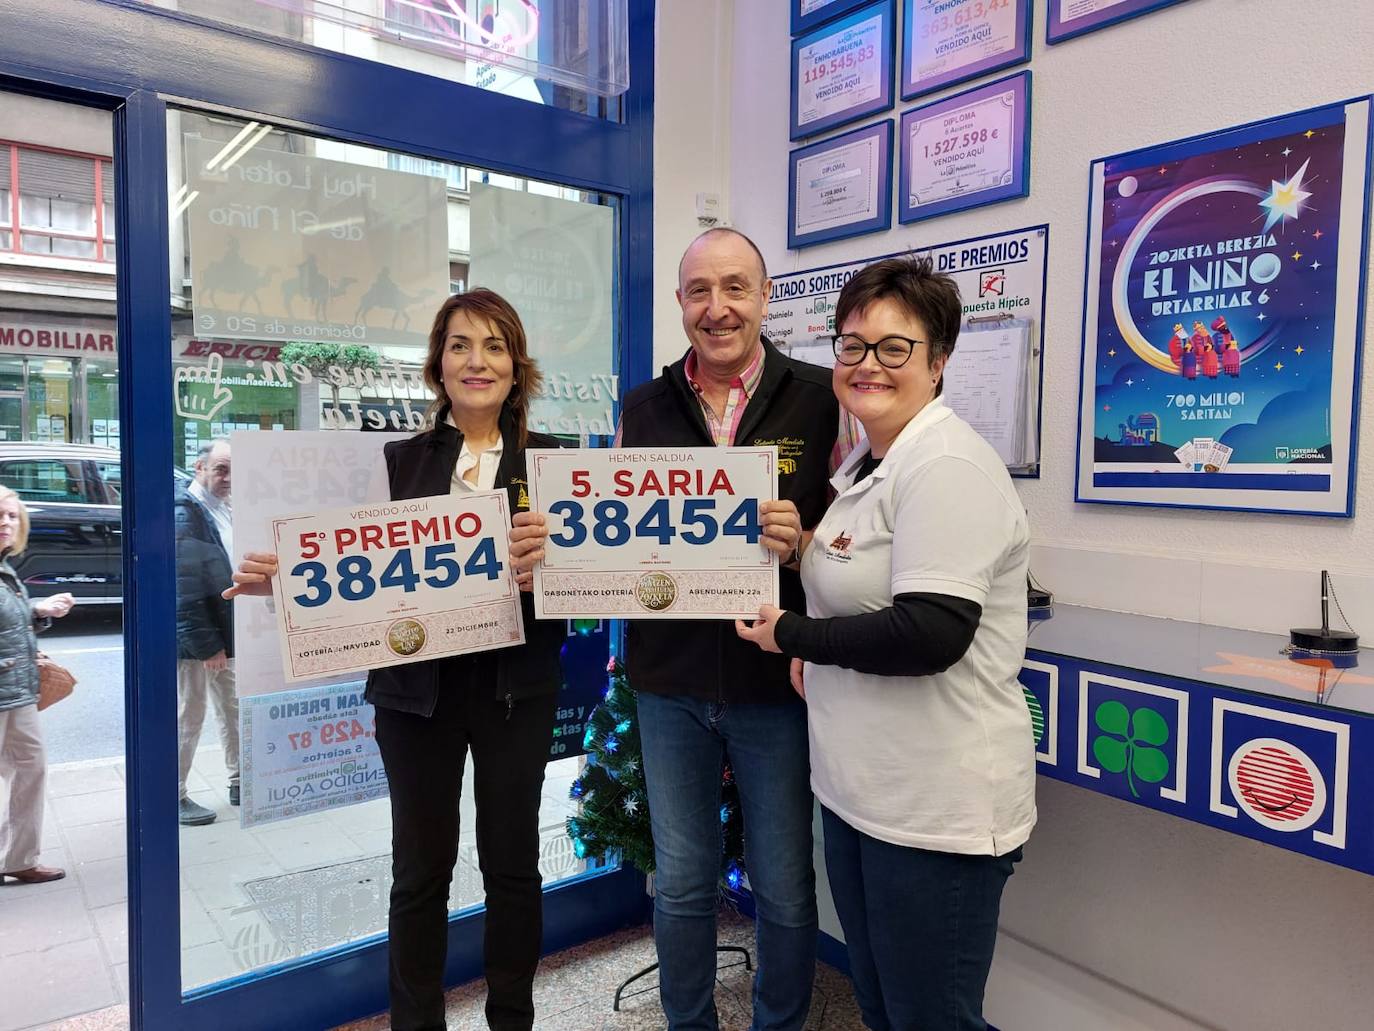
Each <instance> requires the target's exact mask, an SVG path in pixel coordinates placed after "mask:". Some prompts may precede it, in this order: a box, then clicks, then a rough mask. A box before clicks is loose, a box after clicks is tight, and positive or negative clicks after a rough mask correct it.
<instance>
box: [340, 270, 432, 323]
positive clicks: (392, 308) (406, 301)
mask: <svg viewBox="0 0 1374 1031" xmlns="http://www.w3.org/2000/svg"><path fill="white" fill-rule="evenodd" d="M433 296H434V291H433V290H431V289H430V288H428V287H426V288H425V289H423V290H418V291H416V292H415V293H413V294H408V293H406V292H405V291H404V290H402V289H401V288H400V287H399V286H397V285H396V281H395V280H394V279H392V278H391V269H390V267H389V266H383V267H382V270H381V271H380V272H378V273H377V278H376V279H374V280H373V281H372V285H371V286H370V287H368V288H367V292H366V293H365V294H363V299H362V300H361V301H359V302H358V311H357V313H356V314H355V315H354V316H353V321H354V322H355V323H362V322H363V320H364V319H366V318H367V315H368V313H369V312H371V311H373V310H374V309H380V310H382V311H389V312H391V328H392V329H400V330H407V329H409V328H410V313H409V312H408V311H406V309H407V308H409V307H410V306H411V305H414V304H419V303H420V302H422V301H426V300H428V299H429V298H430V297H433Z"/></svg>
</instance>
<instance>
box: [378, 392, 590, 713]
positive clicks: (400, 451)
mask: <svg viewBox="0 0 1374 1031" xmlns="http://www.w3.org/2000/svg"><path fill="white" fill-rule="evenodd" d="M447 414H448V413H447V410H444V411H441V412H440V413H439V415H438V418H437V420H436V425H435V428H434V429H432V430H427V431H425V432H423V433H417V434H416V435H415V436H413V437H410V438H408V439H406V440H398V441H393V442H392V443H390V444H387V445H386V447H385V449H384V450H385V452H386V472H387V479H388V480H389V481H390V484H391V500H392V501H401V500H404V499H406V498H427V497H434V496H436V495H447V494H448V493H449V491H450V489H451V487H452V484H453V470H454V467H455V466H456V465H457V464H458V455H459V453H460V452H461V451H462V449H463V435H462V434H461V433H459V432H458V431H457V430H456V429H454V428H453V427H452V426H450V425H448V424H447V423H446V422H445V421H444V419H445V416H446V415H447ZM528 438H529V443H528V446H529V447H560V446H561V445H560V444H559V442H558V440H557V438H555V437H550V436H547V435H545V434H542V433H533V432H532V433H530V434H528ZM501 444H502V451H501V462H500V465H498V466H497V470H496V486H497V487H505V488H506V491H507V492H508V494H509V495H510V509H511V512H512V513H514V512H518V511H528V510H529V507H530V499H529V480H528V479H527V477H526V473H525V452H524V450H522V449H521V448H520V447H519V446H518V445H517V442H516V439H515V428H514V426H513V424H512V420H511V419H509V418H508V417H507V416H506V414H505V413H504V412H503V413H502V418H501ZM520 613H521V616H522V617H523V619H524V622H525V643H524V644H522V645H517V646H515V647H513V648H497V649H495V650H493V651H487V652H477V653H476V654H473V655H458V656H454V657H452V658H445V659H430V660H427V661H424V662H411V663H407V664H406V665H403V666H387V667H386V668H384V669H374V670H372V671H371V672H369V673H368V675H367V695H366V697H367V700H368V701H369V702H371V703H372V704H373V705H380V706H382V707H383V708H386V709H399V710H400V711H402V712H413V713H418V714H420V715H422V716H430V715H433V713H434V706H435V704H436V702H437V700H438V696H439V691H440V690H445V691H467V690H476V691H485V692H488V693H489V695H490V696H491V697H492V698H504V699H507V700H515V699H520V698H530V697H532V696H534V695H541V694H552V693H553V692H555V691H557V690H558V688H559V685H560V684H561V683H562V672H561V670H560V668H559V664H558V653H559V649H560V648H562V646H563V638H564V635H565V632H566V626H567V624H566V622H565V621H564V620H561V619H557V620H536V619H535V618H534V601H533V599H532V596H531V595H530V593H529V592H528V591H522V592H521V594H520Z"/></svg>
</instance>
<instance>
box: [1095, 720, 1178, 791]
mask: <svg viewBox="0 0 1374 1031" xmlns="http://www.w3.org/2000/svg"><path fill="white" fill-rule="evenodd" d="M1094 719H1095V720H1096V722H1097V726H1098V729H1100V730H1102V731H1105V733H1103V734H1099V735H1098V736H1097V737H1096V738H1094V739H1093V755H1094V756H1095V757H1096V758H1097V762H1098V765H1099V766H1101V767H1102V768H1103V769H1104V770H1106V771H1107V772H1108V773H1124V774H1126V783H1127V784H1128V785H1129V786H1130V789H1131V795H1132V796H1133V797H1135V798H1139V797H1140V792H1139V791H1137V790H1136V789H1135V778H1136V777H1139V778H1140V779H1141V780H1143V781H1145V782H1146V783H1148V784H1158V783H1159V782H1160V781H1162V780H1163V779H1164V778H1165V777H1167V776H1168V775H1169V757H1168V756H1167V755H1165V754H1164V753H1163V752H1162V751H1161V750H1160V749H1159V748H1158V747H1155V746H1157V745H1162V744H1164V743H1165V742H1166V741H1168V740H1169V725H1168V724H1167V723H1165V722H1164V717H1163V716H1161V715H1160V714H1159V713H1157V712H1155V710H1153V709H1151V708H1149V707H1148V706H1141V707H1140V708H1139V709H1136V710H1135V711H1134V712H1132V711H1131V710H1129V709H1127V708H1126V706H1124V705H1122V704H1121V703H1120V702H1117V701H1108V702H1103V703H1102V704H1101V705H1099V706H1098V707H1097V713H1096V715H1095V716H1094Z"/></svg>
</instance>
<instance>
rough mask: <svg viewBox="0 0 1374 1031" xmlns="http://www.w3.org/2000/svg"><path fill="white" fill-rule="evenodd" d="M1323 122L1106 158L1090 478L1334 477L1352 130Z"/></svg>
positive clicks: (1293, 122)
mask: <svg viewBox="0 0 1374 1031" xmlns="http://www.w3.org/2000/svg"><path fill="white" fill-rule="evenodd" d="M1320 114H1322V112H1317V113H1314V117H1313V118H1310V119H1295V118H1288V119H1283V120H1281V121H1278V122H1274V123H1271V132H1272V134H1269V135H1264V134H1263V133H1262V128H1261V132H1255V133H1251V134H1250V138H1249V139H1248V140H1245V141H1241V142H1239V143H1232V142H1229V141H1223V140H1220V139H1217V138H1213V139H1211V140H1204V141H1198V142H1197V143H1195V144H1193V145H1191V146H1189V145H1187V144H1184V145H1178V144H1174V145H1169V146H1165V147H1160V148H1156V149H1155V150H1154V151H1153V152H1146V153H1141V152H1136V153H1135V154H1133V155H1126V156H1124V157H1121V158H1117V159H1109V160H1108V161H1107V162H1106V164H1105V168H1104V182H1103V186H1102V197H1103V201H1102V216H1101V217H1102V224H1101V255H1102V257H1101V264H1100V268H1099V269H1098V270H1097V277H1098V283H1097V287H1098V291H1099V293H1098V296H1099V298H1100V303H1099V304H1098V306H1097V313H1098V315H1097V325H1096V327H1095V328H1096V351H1095V359H1096V361H1095V364H1096V369H1095V376H1094V380H1095V384H1094V390H1095V401H1096V404H1095V405H1094V411H1095V418H1094V430H1093V434H1094V438H1095V439H1094V447H1093V452H1094V471H1095V474H1097V475H1096V476H1095V479H1096V482H1099V483H1102V482H1104V479H1110V478H1111V476H1112V474H1125V475H1127V476H1130V475H1138V474H1139V473H1147V472H1150V473H1153V472H1160V471H1165V470H1167V471H1169V472H1172V473H1175V474H1178V473H1185V474H1191V475H1189V476H1186V477H1182V478H1180V480H1181V482H1179V485H1180V486H1181V485H1183V482H1186V481H1187V480H1191V479H1192V478H1193V477H1194V476H1202V475H1211V474H1215V473H1230V474H1234V473H1237V472H1245V473H1250V474H1259V475H1262V476H1263V475H1272V476H1275V477H1283V476H1288V475H1291V474H1293V473H1299V474H1301V473H1321V474H1326V475H1329V474H1330V472H1331V431H1330V425H1331V381H1332V369H1333V353H1334V348H1335V331H1334V324H1335V308H1336V303H1337V296H1336V272H1337V260H1336V257H1337V244H1338V236H1339V230H1340V211H1341V189H1342V181H1341V179H1342V163H1343V160H1344V158H1343V154H1344V146H1345V142H1346V141H1345V134H1346V126H1345V124H1344V122H1343V121H1342V120H1341V119H1340V116H1339V112H1338V113H1337V116H1336V118H1335V120H1334V121H1332V120H1328V121H1327V124H1321V122H1322V119H1321V118H1320V117H1315V115H1320ZM1256 136H1261V138H1254V137H1256ZM1358 185H1359V184H1358V183H1357V184H1354V186H1355V188H1358ZM1142 419H1143V420H1145V421H1147V422H1148V423H1149V424H1150V430H1151V432H1150V433H1149V434H1148V436H1146V435H1144V434H1142V433H1141V432H1140V431H1139V430H1138V429H1136V427H1137V424H1138V423H1139V422H1140V421H1141V420H1142ZM1197 441H1206V442H1207V446H1208V447H1209V448H1211V449H1212V451H1211V453H1210V454H1207V455H1202V454H1199V453H1197V450H1198V449H1195V448H1192V447H1191V446H1190V445H1192V444H1193V443H1194V442H1197ZM1218 445H1221V446H1222V447H1221V448H1220V450H1218V447H1217V446H1218ZM1200 446H1201V445H1199V447H1200ZM1180 462H1182V463H1183V468H1180V467H1179V463H1180ZM1132 466H1134V470H1135V472H1134V473H1133V472H1132ZM1104 474H1105V477H1104ZM1167 485H1168V483H1167V482H1161V483H1160V486H1167ZM1250 485H1252V486H1254V485H1258V484H1255V483H1254V482H1253V481H1252V482H1251V484H1250ZM1287 485H1288V486H1289V487H1290V489H1291V487H1293V486H1295V484H1294V483H1293V481H1292V480H1289V481H1288V484H1287Z"/></svg>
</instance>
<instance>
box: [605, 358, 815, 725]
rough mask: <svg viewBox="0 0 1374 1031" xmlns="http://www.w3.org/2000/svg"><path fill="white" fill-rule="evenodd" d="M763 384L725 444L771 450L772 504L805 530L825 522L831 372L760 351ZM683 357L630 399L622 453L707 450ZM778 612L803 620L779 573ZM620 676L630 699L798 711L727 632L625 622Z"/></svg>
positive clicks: (798, 588) (697, 625) (789, 582)
mask: <svg viewBox="0 0 1374 1031" xmlns="http://www.w3.org/2000/svg"><path fill="white" fill-rule="evenodd" d="M763 350H764V365H763V376H762V378H761V379H760V380H759V385H758V388H757V390H755V392H754V396H753V397H751V398H750V399H749V403H748V405H746V406H745V409H744V416H743V418H742V419H741V421H740V425H739V429H738V430H737V431H736V433H735V440H734V443H735V444H737V445H739V446H741V447H762V446H766V445H769V444H775V445H777V448H778V496H779V497H780V498H789V499H791V500H792V501H793V502H794V503H795V504H796V506H797V511H798V512H799V513H800V514H801V522H802V526H804V527H806V528H807V529H810V528H811V527H814V526H815V525H816V524H817V523H819V522H820V520H821V516H822V515H824V514H825V509H826V505H827V504H828V500H829V494H828V491H829V488H830V471H829V463H830V454H831V451H832V450H833V449H834V446H835V436H836V433H837V432H838V429H839V423H840V410H839V402H837V401H836V400H835V394H834V391H833V390H832V389H831V386H830V372H829V370H827V369H822V368H820V367H819V366H816V365H809V364H807V363H806V362H799V361H795V360H793V359H791V358H788V357H786V356H785V355H783V354H782V353H781V352H779V351H778V350H777V349H776V348H774V347H773V346H772V345H771V344H769V343H768V341H767V340H764V341H763ZM685 366H686V356H685V355H684V356H683V357H682V358H681V359H679V360H678V361H677V362H676V363H675V364H673V365H670V366H668V367H667V368H665V369H664V370H663V375H661V376H659V377H658V379H655V380H653V381H652V382H650V383H646V384H644V385H643V386H641V387H637V388H635V389H634V390H632V391H631V392H630V393H629V394H628V395H627V396H626V398H625V404H624V406H623V407H622V409H621V417H620V420H621V421H620V429H621V433H620V443H621V445H622V446H623V447H657V446H661V445H684V446H692V447H700V446H703V445H708V446H709V445H712V444H714V443H715V441H714V440H713V439H712V438H711V432H710V430H709V429H708V428H707V426H706V418H705V416H704V415H703V413H702V411H701V402H700V401H698V400H697V396H696V393H695V392H694V391H693V390H692V386H691V384H690V383H689V382H688V380H687V373H686V371H685ZM779 590H780V594H781V602H782V607H783V608H784V609H790V610H791V611H793V612H798V613H801V614H802V615H805V614H806V595H805V594H804V593H803V591H802V585H801V577H799V576H798V575H797V574H796V573H795V572H794V571H792V570H790V569H783V570H781V571H780V572H779ZM625 664H626V671H627V672H628V674H629V677H630V684H631V686H633V687H634V688H635V689H636V690H639V691H648V692H649V693H650V694H660V695H690V696H691V697H694V698H702V699H708V700H711V701H716V702H798V701H800V699H798V698H797V695H796V693H795V692H794V691H793V690H792V687H791V684H790V682H789V680H788V675H787V673H788V659H787V657H786V656H784V655H773V654H769V653H768V652H765V651H763V650H762V649H760V648H759V647H758V645H756V644H753V643H751V642H749V641H743V640H741V639H740V638H739V636H738V635H737V634H736V633H735V625H734V623H731V622H725V621H722V622H710V621H705V620H681V621H679V620H653V621H647V620H631V621H630V623H629V631H628V634H627V638H626V656H625Z"/></svg>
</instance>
